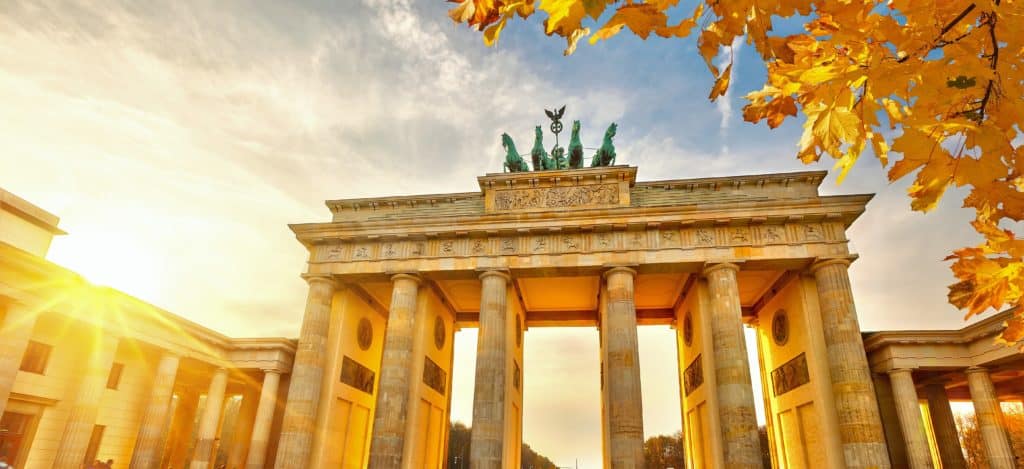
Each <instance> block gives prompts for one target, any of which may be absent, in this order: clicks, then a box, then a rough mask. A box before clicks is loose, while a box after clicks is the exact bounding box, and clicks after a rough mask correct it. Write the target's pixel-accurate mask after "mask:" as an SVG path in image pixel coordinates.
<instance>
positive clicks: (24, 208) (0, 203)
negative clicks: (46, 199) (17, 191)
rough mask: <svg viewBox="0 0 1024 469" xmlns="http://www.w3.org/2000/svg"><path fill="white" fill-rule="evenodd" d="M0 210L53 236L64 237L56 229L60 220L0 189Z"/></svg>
mask: <svg viewBox="0 0 1024 469" xmlns="http://www.w3.org/2000/svg"><path fill="white" fill-rule="evenodd" d="M0 209H5V210H7V211H9V212H11V213H14V214H16V215H18V216H20V217H21V218H22V219H23V220H25V221H27V222H29V223H32V224H33V225H36V226H38V227H40V228H42V229H44V230H46V231H49V232H50V233H52V234H55V235H65V234H67V232H66V231H64V230H62V229H60V228H58V227H57V224H58V223H60V218H59V217H57V215H54V214H52V213H50V212H47V211H46V210H43V209H41V208H39V207H38V206H36V205H35V204H33V203H31V202H29V201H27V200H25V199H22V198H21V197H18V196H16V195H14V194H12V193H10V192H7V191H6V190H4V189H2V188H0Z"/></svg>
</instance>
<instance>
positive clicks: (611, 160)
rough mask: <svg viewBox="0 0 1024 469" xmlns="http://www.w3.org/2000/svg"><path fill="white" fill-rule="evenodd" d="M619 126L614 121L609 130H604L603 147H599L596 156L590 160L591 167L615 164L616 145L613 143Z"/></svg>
mask: <svg viewBox="0 0 1024 469" xmlns="http://www.w3.org/2000/svg"><path fill="white" fill-rule="evenodd" d="M618 128H619V126H617V125H615V123H614V122H612V125H609V126H608V130H606V131H605V132H604V141H602V142H601V148H598V149H597V153H594V158H593V159H592V160H590V167H591V168H593V167H596V166H611V165H613V164H615V145H613V144H612V138H614V137H615V131H616V130H618Z"/></svg>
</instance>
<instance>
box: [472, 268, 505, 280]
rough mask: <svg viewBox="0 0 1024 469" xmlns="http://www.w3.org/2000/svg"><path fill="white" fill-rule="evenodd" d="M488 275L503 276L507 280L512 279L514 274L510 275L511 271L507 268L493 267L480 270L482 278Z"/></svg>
mask: <svg viewBox="0 0 1024 469" xmlns="http://www.w3.org/2000/svg"><path fill="white" fill-rule="evenodd" d="M487 277H501V278H503V279H505V281H506V282H510V281H512V276H511V275H509V273H508V272H507V271H505V270H498V269H491V270H485V271H483V272H480V280H483V279H485V278H487Z"/></svg>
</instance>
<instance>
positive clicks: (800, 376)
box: [772, 353, 811, 397]
mask: <svg viewBox="0 0 1024 469" xmlns="http://www.w3.org/2000/svg"><path fill="white" fill-rule="evenodd" d="M809 382H811V377H810V374H809V373H808V371H807V357H806V355H804V354H802V353H801V354H800V355H797V356H796V357H795V358H793V359H791V360H790V361H788V362H786V363H783V364H782V366H780V367H778V368H776V369H774V370H772V388H773V390H774V391H775V397H778V396H781V395H783V394H785V393H787V392H789V391H792V390H794V389H796V388H798V387H800V386H803V385H805V384H807V383H809Z"/></svg>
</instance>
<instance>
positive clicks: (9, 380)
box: [0, 302, 36, 414]
mask: <svg viewBox="0 0 1024 469" xmlns="http://www.w3.org/2000/svg"><path fill="white" fill-rule="evenodd" d="M35 324H36V317H35V315H34V314H32V312H31V311H30V310H29V309H28V308H27V307H25V306H24V305H22V304H20V303H13V302H12V303H9V304H8V305H7V308H6V313H5V314H4V317H3V323H2V324H0V414H3V411H4V409H6V408H7V399H8V398H9V397H10V395H11V388H12V387H14V378H15V377H17V376H18V369H19V368H21V359H22V357H23V356H24V355H25V348H26V347H28V341H29V339H31V338H32V328H33V327H35Z"/></svg>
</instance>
